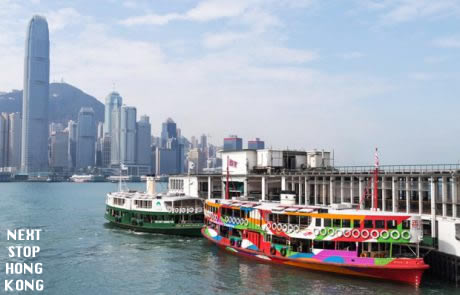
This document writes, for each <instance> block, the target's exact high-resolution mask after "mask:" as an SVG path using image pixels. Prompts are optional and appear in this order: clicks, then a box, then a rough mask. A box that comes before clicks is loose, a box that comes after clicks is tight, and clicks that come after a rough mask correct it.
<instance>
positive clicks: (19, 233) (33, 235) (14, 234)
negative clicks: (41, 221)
mask: <svg viewBox="0 0 460 295" xmlns="http://www.w3.org/2000/svg"><path fill="white" fill-rule="evenodd" d="M41 231H42V230H41V229H19V230H16V229H15V230H14V231H11V230H8V233H7V239H8V241H9V240H10V239H12V240H19V241H25V240H27V241H39V240H40V232H41ZM24 236H25V237H24Z"/></svg>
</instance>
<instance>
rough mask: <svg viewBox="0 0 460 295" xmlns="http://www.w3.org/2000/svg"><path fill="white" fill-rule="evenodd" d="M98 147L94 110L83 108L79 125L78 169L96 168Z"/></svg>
mask: <svg viewBox="0 0 460 295" xmlns="http://www.w3.org/2000/svg"><path fill="white" fill-rule="evenodd" d="M95 146H96V122H95V119H94V111H93V109H92V108H81V110H80V112H79V113H78V123H77V151H76V154H77V157H76V168H77V169H87V168H88V167H93V166H94V161H95Z"/></svg>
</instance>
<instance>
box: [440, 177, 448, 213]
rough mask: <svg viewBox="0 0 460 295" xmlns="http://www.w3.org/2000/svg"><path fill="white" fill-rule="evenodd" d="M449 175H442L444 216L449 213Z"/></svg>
mask: <svg viewBox="0 0 460 295" xmlns="http://www.w3.org/2000/svg"><path fill="white" fill-rule="evenodd" d="M447 185H448V182H447V177H445V176H443V177H442V195H441V196H442V216H443V217H445V216H446V215H447V204H446V202H447Z"/></svg>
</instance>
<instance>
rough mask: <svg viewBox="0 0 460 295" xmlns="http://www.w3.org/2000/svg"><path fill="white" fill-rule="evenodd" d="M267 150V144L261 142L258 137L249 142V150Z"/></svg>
mask: <svg viewBox="0 0 460 295" xmlns="http://www.w3.org/2000/svg"><path fill="white" fill-rule="evenodd" d="M264 148H265V142H264V141H263V140H260V139H259V138H258V137H256V139H254V140H249V141H248V149H250V150H251V149H252V150H263V149H264Z"/></svg>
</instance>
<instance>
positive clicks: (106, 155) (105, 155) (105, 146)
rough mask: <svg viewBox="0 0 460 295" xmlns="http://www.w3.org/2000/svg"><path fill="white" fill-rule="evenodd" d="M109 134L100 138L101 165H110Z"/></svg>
mask: <svg viewBox="0 0 460 295" xmlns="http://www.w3.org/2000/svg"><path fill="white" fill-rule="evenodd" d="M110 139H111V138H110V136H104V137H103V138H102V149H101V152H102V167H109V166H110Z"/></svg>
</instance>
